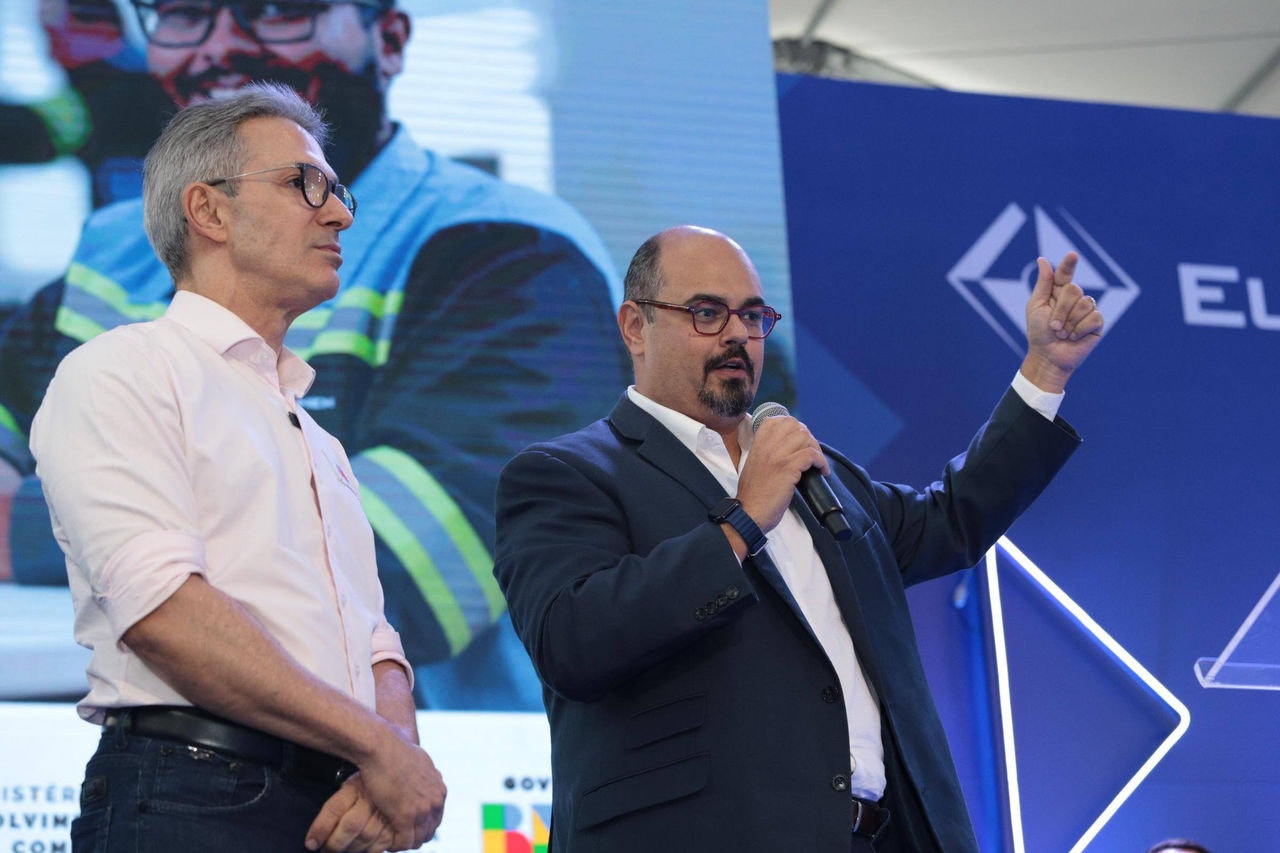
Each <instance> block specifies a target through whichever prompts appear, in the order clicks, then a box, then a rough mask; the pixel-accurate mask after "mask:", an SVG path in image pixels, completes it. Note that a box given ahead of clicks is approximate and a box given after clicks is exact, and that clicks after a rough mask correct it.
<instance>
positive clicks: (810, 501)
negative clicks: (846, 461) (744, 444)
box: [739, 403, 853, 541]
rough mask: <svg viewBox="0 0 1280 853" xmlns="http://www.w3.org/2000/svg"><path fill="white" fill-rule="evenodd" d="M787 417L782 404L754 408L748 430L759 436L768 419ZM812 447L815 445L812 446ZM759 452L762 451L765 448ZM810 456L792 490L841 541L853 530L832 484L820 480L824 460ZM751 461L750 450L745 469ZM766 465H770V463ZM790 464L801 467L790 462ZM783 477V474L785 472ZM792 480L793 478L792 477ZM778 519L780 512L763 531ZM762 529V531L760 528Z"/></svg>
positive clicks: (823, 468) (762, 405) (815, 452)
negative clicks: (758, 433) (797, 493)
mask: <svg viewBox="0 0 1280 853" xmlns="http://www.w3.org/2000/svg"><path fill="white" fill-rule="evenodd" d="M790 414H791V413H790V412H788V411H787V408H786V406H783V405H782V404H781V403H761V404H760V405H759V406H758V407H757V408H756V410H755V413H754V414H752V416H751V429H752V431H753V432H759V431H760V428H761V427H762V426H763V425H764V424H765V422H766V421H767V420H768V419H769V418H774V417H789V416H790ZM791 423H793V424H794V425H795V427H794V428H795V429H798V430H802V431H803V434H804V437H805V438H807V439H808V442H813V439H812V437H811V436H809V434H808V430H807V429H805V428H804V426H803V425H802V424H800V423H798V422H796V421H792V422H791ZM813 444H816V442H813ZM761 449H762V450H763V449H764V448H761ZM813 453H814V454H815V455H816V457H817V458H816V460H814V459H813V456H810V460H809V464H808V465H806V466H805V467H804V468H803V470H802V472H801V473H800V477H799V482H798V483H797V484H796V486H795V490H796V491H798V492H799V493H800V497H801V498H803V499H804V502H805V505H806V506H808V507H809V511H810V512H812V513H813V514H814V516H816V517H817V519H818V520H819V521H821V522H822V525H823V526H824V527H825V528H826V529H827V531H828V532H829V533H830V534H831V535H832V536H834V537H835V538H836V539H838V540H840V541H844V540H846V539H848V538H849V537H850V536H852V535H853V529H852V528H851V527H850V526H849V522H848V520H847V519H846V518H845V516H844V507H842V506H841V505H840V500H839V499H838V498H837V497H836V495H835V492H834V491H833V490H832V489H831V484H830V483H828V482H827V479H826V477H824V476H823V471H824V470H825V469H826V468H827V462H826V458H825V457H824V456H822V454H821V450H813ZM791 458H792V459H794V458H796V457H794V456H793V457H791ZM754 461H757V455H756V452H755V449H754V448H753V449H752V453H751V457H750V458H749V459H748V460H747V467H751V463H752V462H754ZM760 461H765V460H760ZM769 461H770V462H772V460H769ZM792 464H803V463H802V462H801V463H795V462H793V463H792ZM783 473H785V471H784V472H783ZM746 476H747V472H746V470H744V471H743V479H744V480H745V479H746ZM791 476H794V473H793V474H792V475H791ZM793 482H794V481H793ZM742 485H743V484H742V483H739V496H740V497H741V495H742V492H743V489H742ZM789 500H790V498H789V496H788V502H789ZM744 504H745V500H744ZM781 509H782V511H785V510H786V506H785V505H783V507H782V508H781ZM779 518H781V512H779V513H778V518H773V519H772V523H771V524H770V526H769V527H768V528H764V529H766V530H767V529H772V527H773V525H776V524H777V523H778V519H779ZM761 527H762V528H763V527H764V526H763V524H762V525H761Z"/></svg>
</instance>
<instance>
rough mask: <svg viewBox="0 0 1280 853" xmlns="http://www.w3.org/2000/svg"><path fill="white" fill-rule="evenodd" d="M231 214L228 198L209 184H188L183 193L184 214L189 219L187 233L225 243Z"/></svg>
mask: <svg viewBox="0 0 1280 853" xmlns="http://www.w3.org/2000/svg"><path fill="white" fill-rule="evenodd" d="M230 212H231V211H230V206H229V205H228V204H227V199H226V196H224V195H223V194H222V193H219V192H217V191H216V190H214V188H213V187H211V186H209V185H208V184H202V183H195V184H188V185H187V188H186V189H184V190H183V191H182V213H183V215H184V216H186V218H187V231H188V233H189V234H191V235H192V236H196V235H199V236H201V237H204V238H206V239H209V240H212V241H213V242H215V243H225V242H226V241H227V230H228V229H227V225H228V216H229V214H230Z"/></svg>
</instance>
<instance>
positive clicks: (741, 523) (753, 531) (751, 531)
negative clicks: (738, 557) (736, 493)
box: [707, 498, 769, 557]
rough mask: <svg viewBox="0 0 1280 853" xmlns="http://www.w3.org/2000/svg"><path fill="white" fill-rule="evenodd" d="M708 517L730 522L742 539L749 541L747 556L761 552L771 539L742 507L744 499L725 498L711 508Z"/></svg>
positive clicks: (713, 519) (720, 522) (722, 522)
mask: <svg viewBox="0 0 1280 853" xmlns="http://www.w3.org/2000/svg"><path fill="white" fill-rule="evenodd" d="M707 518H709V519H710V520H711V521H714V522H715V523H716V524H728V525H729V526H730V527H732V528H733V529H734V530H736V531H738V535H739V536H741V537H742V541H743V542H745V543H747V556H749V557H754V556H755V555H756V554H759V553H760V552H761V551H763V550H764V547H765V546H766V545H768V544H769V539H768V538H767V537H766V536H765V535H764V531H762V530H761V529H760V527H759V525H757V524H756V523H755V521H754V520H753V519H752V518H751V516H749V515H747V511H746V510H745V509H743V508H742V501H740V500H738V499H737V498H724V499H723V500H721V501H720V502H719V503H718V504H716V505H715V506H714V507H712V508H711V512H709V513H707Z"/></svg>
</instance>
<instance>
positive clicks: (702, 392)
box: [698, 379, 755, 418]
mask: <svg viewBox="0 0 1280 853" xmlns="http://www.w3.org/2000/svg"><path fill="white" fill-rule="evenodd" d="M698 402H699V403H701V404H702V405H704V406H706V407H707V408H708V409H710V410H711V411H713V412H715V413H716V414H717V415H720V416H721V417H725V418H738V417H742V416H743V415H745V414H746V413H747V410H748V409H750V408H751V404H752V403H753V402H755V395H754V394H752V393H751V389H750V387H749V386H748V385H747V383H746V382H745V381H744V380H742V379H735V380H733V381H732V382H728V383H726V384H725V388H724V390H723V391H719V392H717V391H712V390H711V389H710V388H708V387H707V386H705V385H703V386H702V388H700V389H699V390H698Z"/></svg>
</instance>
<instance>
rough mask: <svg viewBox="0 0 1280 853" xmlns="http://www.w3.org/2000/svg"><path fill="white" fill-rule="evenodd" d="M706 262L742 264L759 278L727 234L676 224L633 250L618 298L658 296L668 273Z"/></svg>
mask: <svg viewBox="0 0 1280 853" xmlns="http://www.w3.org/2000/svg"><path fill="white" fill-rule="evenodd" d="M709 263H710V264H720V265H724V264H725V263H729V264H733V265H737V266H744V267H746V268H747V269H749V270H750V272H751V275H752V276H755V277H756V280H757V282H758V281H759V277H758V276H756V271H755V266H754V265H753V264H752V263H751V258H750V257H748V256H747V253H746V252H745V251H743V249H742V247H741V246H739V245H738V244H737V243H736V242H734V241H733V240H732V239H730V238H729V237H728V236H726V235H724V234H721V233H720V232H719V231H716V230H713V229H711V228H703V227H702V226H700V225H677V226H675V227H674V228H668V229H666V230H665V231H659V232H658V233H657V234H654V235H653V236H652V237H650V238H649V239H648V240H645V241H644V243H642V244H641V245H640V248H639V249H637V250H636V253H635V255H634V256H632V258H631V264H630V265H629V266H628V267H627V274H626V277H625V279H624V280H623V295H622V298H623V299H630V300H633V301H634V300H638V299H661V298H662V296H661V293H662V290H663V286H664V285H665V284H666V282H667V280H668V278H669V276H671V275H673V274H678V273H679V272H681V271H685V270H688V269H705V268H706V266H707V264H709ZM645 314H646V315H647V316H648V317H649V318H650V319H652V318H653V309H652V308H646V309H645Z"/></svg>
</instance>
